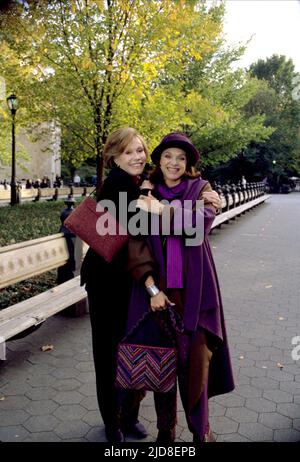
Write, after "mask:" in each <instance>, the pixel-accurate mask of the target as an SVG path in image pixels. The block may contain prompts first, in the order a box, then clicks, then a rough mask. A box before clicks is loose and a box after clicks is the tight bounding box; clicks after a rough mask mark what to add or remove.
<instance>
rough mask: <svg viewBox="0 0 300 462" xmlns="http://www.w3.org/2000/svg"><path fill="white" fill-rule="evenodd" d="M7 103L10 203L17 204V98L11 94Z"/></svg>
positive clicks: (18, 199)
mask: <svg viewBox="0 0 300 462" xmlns="http://www.w3.org/2000/svg"><path fill="white" fill-rule="evenodd" d="M7 105H8V108H9V110H10V112H11V117H12V145H11V146H12V162H11V182H10V188H11V189H10V205H16V204H19V202H20V198H19V191H18V187H17V183H16V137H15V115H16V112H17V109H18V99H17V97H16V95H14V94H12V95H10V96H9V97H8V98H7Z"/></svg>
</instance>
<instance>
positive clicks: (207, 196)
mask: <svg viewBox="0 0 300 462" xmlns="http://www.w3.org/2000/svg"><path fill="white" fill-rule="evenodd" d="M202 197H203V199H204V204H206V203H209V204H211V205H213V206H214V207H215V208H216V209H217V210H218V209H220V208H221V206H222V202H221V199H220V196H219V194H218V193H217V192H216V191H205V192H203V194H202Z"/></svg>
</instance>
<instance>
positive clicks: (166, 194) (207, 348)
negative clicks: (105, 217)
mask: <svg viewBox="0 0 300 462" xmlns="http://www.w3.org/2000/svg"><path fill="white" fill-rule="evenodd" d="M151 157H152V161H153V163H154V164H155V165H156V169H155V171H154V172H153V174H152V175H151V177H150V181H151V183H152V187H153V194H151V192H150V193H149V194H148V196H141V197H140V198H139V200H138V203H137V206H138V207H139V208H141V209H142V210H145V211H147V212H151V214H152V215H153V214H155V215H158V216H159V217H160V218H159V221H160V225H159V226H160V227H159V229H160V234H159V235H151V236H149V237H147V243H148V245H149V247H150V250H151V251H152V255H153V256H154V257H155V259H156V261H157V264H158V274H157V275H156V277H154V279H151V276H150V278H148V280H147V281H146V285H147V286H150V289H151V291H152V292H153V293H157V292H159V291H163V293H165V294H166V295H167V297H168V299H169V300H171V301H172V302H174V303H175V306H174V309H176V310H177V311H178V312H179V313H180V315H181V316H182V319H183V323H184V333H182V334H178V333H176V337H177V346H178V351H179V365H178V382H179V389H180V395H181V400H182V403H183V407H184V410H185V414H186V419H187V423H188V427H189V429H190V431H191V432H192V434H193V441H194V442H196V443H197V442H201V441H213V434H212V432H211V430H210V428H209V418H208V399H209V398H210V397H211V396H215V395H218V394H223V393H228V392H230V391H232V390H233V389H234V382H233V374H232V368H231V361H230V355H229V350H228V343H227V336H226V329H225V322H224V316H223V308H222V300H221V295H220V288H219V284H218V278H217V273H216V268H215V264H214V261H213V256H212V253H211V249H210V245H209V242H208V234H209V231H210V229H211V225H212V223H213V221H214V218H215V214H216V209H215V207H214V206H213V205H212V204H211V202H210V203H209V202H208V200H207V193H208V195H209V194H210V193H209V192H210V191H212V189H211V186H210V185H209V183H208V182H207V181H205V180H203V179H202V178H201V176H200V173H199V172H197V173H196V171H195V170H194V165H195V164H196V163H197V161H198V160H199V152H198V151H197V149H196V148H195V146H194V145H193V144H192V142H191V141H190V140H189V138H188V137H187V136H186V135H184V134H182V133H170V134H168V135H167V136H165V137H164V138H163V139H162V141H161V143H160V144H159V145H158V146H157V147H156V148H155V149H154V151H153V153H152V156H151ZM149 186H150V185H149ZM201 199H204V206H203V202H199V200H201ZM163 200H164V203H163V202H162V201H163ZM165 201H168V202H169V203H170V202H171V201H173V202H172V203H171V204H170V205H167V204H166V203H165ZM201 204H202V206H201ZM168 228H169V229H168ZM164 229H167V232H166V233H165V234H164ZM191 231H192V232H193V233H194V235H193V236H192V238H191ZM201 231H202V237H201ZM195 236H196V238H197V239H198V241H197V240H196V238H195ZM199 236H200V238H199ZM194 238H195V239H194ZM157 285H158V287H157ZM148 292H149V290H148ZM149 293H150V292H149ZM154 300H155V297H151V298H150V307H151V309H152V310H153V311H156V310H161V309H162V307H161V305H158V306H156V305H155V304H154V303H153V301H154ZM164 308H166V306H165V307H164ZM148 310H149V296H148V295H147V292H146V291H145V286H144V285H142V284H139V283H135V284H134V287H133V291H132V297H131V303H130V307H129V318H128V319H129V321H128V326H127V329H128V331H129V330H130V329H131V328H132V327H133V326H134V325H135V324H137V323H138V321H139V320H140V319H141V318H142V316H143V315H144V314H145V312H147V311H148ZM154 400H155V407H156V412H157V427H158V430H159V433H158V439H157V441H158V442H164V443H168V442H172V441H174V439H175V426H176V390H173V391H171V392H168V393H155V394H154ZM166 420H167V422H166ZM166 428H168V430H166Z"/></svg>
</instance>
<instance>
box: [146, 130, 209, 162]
mask: <svg viewBox="0 0 300 462" xmlns="http://www.w3.org/2000/svg"><path fill="white" fill-rule="evenodd" d="M167 148H180V149H182V150H183V151H184V152H185V153H186V155H187V162H188V164H189V165H195V164H196V163H197V162H198V160H199V159H200V154H199V151H198V150H197V149H196V148H195V146H194V145H193V143H192V142H191V140H190V139H189V138H188V137H187V136H186V135H185V134H184V133H177V132H173V133H169V134H168V135H166V136H165V137H164V138H163V139H162V140H161V142H160V144H159V145H158V146H157V147H156V148H155V149H154V151H153V152H152V154H151V159H152V162H153V163H154V164H157V163H158V162H159V159H160V155H161V153H162V152H163V151H164V150H165V149H167Z"/></svg>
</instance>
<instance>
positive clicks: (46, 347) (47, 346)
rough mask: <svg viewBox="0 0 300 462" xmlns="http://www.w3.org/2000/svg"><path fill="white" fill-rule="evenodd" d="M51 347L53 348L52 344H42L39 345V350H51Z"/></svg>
mask: <svg viewBox="0 0 300 462" xmlns="http://www.w3.org/2000/svg"><path fill="white" fill-rule="evenodd" d="M53 349H54V346H53V345H43V346H42V347H41V350H42V351H51V350H53Z"/></svg>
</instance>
